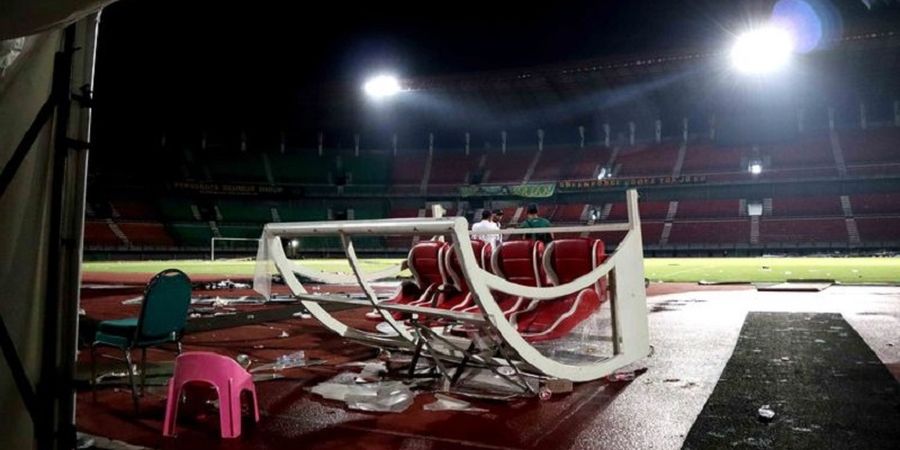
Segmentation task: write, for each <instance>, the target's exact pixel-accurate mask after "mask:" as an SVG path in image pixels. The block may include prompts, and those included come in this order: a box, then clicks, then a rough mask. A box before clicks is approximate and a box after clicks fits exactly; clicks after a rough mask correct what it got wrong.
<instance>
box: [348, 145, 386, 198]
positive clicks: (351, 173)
mask: <svg viewBox="0 0 900 450" xmlns="http://www.w3.org/2000/svg"><path fill="white" fill-rule="evenodd" d="M341 160H342V162H343V168H344V171H345V173H346V174H347V178H348V183H350V184H364V185H382V186H384V185H387V184H388V181H389V180H390V176H389V174H390V173H391V158H390V156H388V155H387V154H386V153H385V152H378V153H375V152H366V153H360V155H359V156H345V157H343V158H342V159H341ZM368 192H371V191H368Z"/></svg>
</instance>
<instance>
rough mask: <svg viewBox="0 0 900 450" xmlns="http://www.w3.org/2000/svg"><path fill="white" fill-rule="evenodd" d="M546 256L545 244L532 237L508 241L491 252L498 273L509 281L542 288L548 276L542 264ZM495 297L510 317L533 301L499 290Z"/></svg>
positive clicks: (495, 271)
mask: <svg viewBox="0 0 900 450" xmlns="http://www.w3.org/2000/svg"><path fill="white" fill-rule="evenodd" d="M543 256H544V243H543V242H541V241H535V240H531V239H527V240H520V241H507V242H504V243H503V244H501V245H500V248H499V249H497V250H496V251H494V252H493V254H492V255H491V266H492V268H493V272H494V274H496V275H497V276H499V277H503V278H506V279H507V280H508V281H510V282H512V283H516V284H521V285H524V286H533V287H541V286H544V285H546V284H547V283H546V280H547V275H546V273H544V268H543V266H542V265H541V258H543ZM494 299H496V301H497V305H499V306H500V309H501V310H503V315H504V316H507V317H510V316H511V315H512V314H514V313H516V312H518V311H520V310H522V309H523V308H525V306H526V305H527V304H528V303H529V302H528V300H527V299H525V298H522V297H519V296H515V295H506V294H501V293H495V294H494Z"/></svg>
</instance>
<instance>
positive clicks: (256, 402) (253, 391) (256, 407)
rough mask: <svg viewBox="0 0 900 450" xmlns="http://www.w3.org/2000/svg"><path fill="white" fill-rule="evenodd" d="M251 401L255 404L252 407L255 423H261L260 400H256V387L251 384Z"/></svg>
mask: <svg viewBox="0 0 900 450" xmlns="http://www.w3.org/2000/svg"><path fill="white" fill-rule="evenodd" d="M251 383H252V382H251ZM250 401H252V402H253V404H252V405H250V406H251V407H252V408H253V421H254V422H259V399H257V398H256V386H254V385H253V384H250Z"/></svg>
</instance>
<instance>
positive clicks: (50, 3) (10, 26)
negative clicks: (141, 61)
mask: <svg viewBox="0 0 900 450" xmlns="http://www.w3.org/2000/svg"><path fill="white" fill-rule="evenodd" d="M115 1H116V0H0V11H2V13H0V41H5V40H7V39H12V38H17V37H23V36H30V35H33V34H38V33H40V32H43V31H49V30H53V29H59V28H61V27H62V26H64V25H66V24H69V23H72V22H75V21H76V20H78V19H80V18H82V17H84V16H87V15H88V14H90V13H92V12H94V11H97V10H99V9H100V8H102V7H104V6H106V5H108V4H110V3H113V2H115Z"/></svg>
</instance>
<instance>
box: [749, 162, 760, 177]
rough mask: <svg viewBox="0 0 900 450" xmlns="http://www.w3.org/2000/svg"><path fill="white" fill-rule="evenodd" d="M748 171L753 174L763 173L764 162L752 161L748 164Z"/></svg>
mask: <svg viewBox="0 0 900 450" xmlns="http://www.w3.org/2000/svg"><path fill="white" fill-rule="evenodd" d="M747 171H748V172H750V173H752V174H753V175H759V174H761V173H762V163H760V162H759V161H751V162H750V165H749V166H747Z"/></svg>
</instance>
